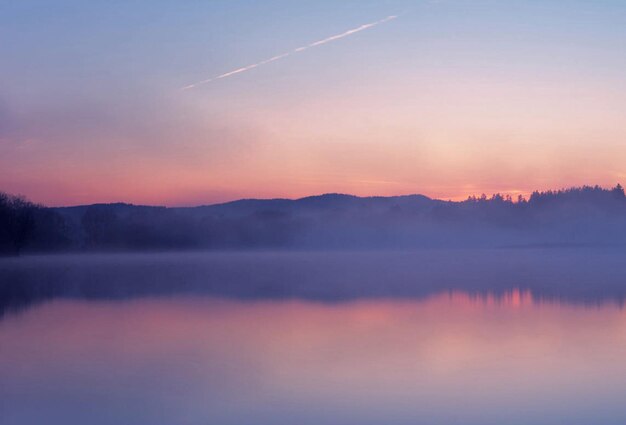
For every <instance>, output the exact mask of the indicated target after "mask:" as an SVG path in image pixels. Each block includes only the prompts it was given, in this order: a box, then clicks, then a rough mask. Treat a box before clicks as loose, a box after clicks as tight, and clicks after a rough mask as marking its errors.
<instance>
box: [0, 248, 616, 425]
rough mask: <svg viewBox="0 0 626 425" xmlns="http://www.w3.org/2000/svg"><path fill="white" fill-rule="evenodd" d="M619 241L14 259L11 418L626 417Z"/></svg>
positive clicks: (6, 373) (417, 420)
mask: <svg viewBox="0 0 626 425" xmlns="http://www.w3.org/2000/svg"><path fill="white" fill-rule="evenodd" d="M623 258H624V256H623V255H622V254H621V253H619V252H617V253H612V252H584V251H570V252H555V251H497V252H488V251H482V252H463V251H456V252H443V251H441V252H422V253H419V252H418V253H385V254H376V253H360V254H358V253H353V254H346V253H344V254H339V253H335V254H330V253H328V254H307V253H298V254H278V253H267V254H187V255H183V254H180V255H133V256H121V255H119V256H115V255H111V256H89V257H87V256H85V257H81V256H60V257H33V258H24V259H14V260H1V261H0V279H1V280H0V424H2V425H9V424H20V425H24V424H223V425H228V424H316V425H319V424H520V425H522V424H524V425H528V424H590V423H599V424H600V423H601V424H609V425H610V424H623V423H626V403H624V395H625V394H626V313H625V312H624V311H623V310H622V304H623V299H624V294H625V293H626V280H625V279H624V277H625V276H626V272H624V271H623V267H622V263H623V261H622V259H623Z"/></svg>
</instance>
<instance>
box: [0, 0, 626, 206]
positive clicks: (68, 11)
mask: <svg viewBox="0 0 626 425" xmlns="http://www.w3.org/2000/svg"><path fill="white" fill-rule="evenodd" d="M396 16H397V17H396ZM389 17H395V18H391V19H388V18H389ZM381 21H382V22H381ZM370 23H378V24H376V25H372V26H368V27H366V28H364V29H361V30H359V31H355V32H352V33H348V34H347V35H345V34H346V32H350V30H354V29H358V28H362V26H364V25H367V24H370ZM338 35H345V36H341V37H335V36H338ZM322 40H324V43H319V44H317V45H314V44H315V43H316V42H318V41H322ZM312 45H313V46H312ZM301 47H307V48H306V49H299V48H301ZM286 53H290V54H289V55H285V56H284V57H282V56H281V55H283V54H286ZM277 56H281V57H279V58H278V59H275V60H274V59H272V58H276V57H277ZM254 64H257V65H258V64H260V65H258V66H256V67H252V68H250V69H246V70H244V71H240V72H237V73H234V74H232V75H226V76H225V77H222V78H217V79H216V77H218V76H223V75H225V74H229V73H231V72H233V71H236V70H240V69H242V68H246V67H249V66H250V65H254ZM624 69H626V2H623V1H608V0H599V1H564V0H534V1H531V0H526V1H522V0H520V1H514V0H511V1H505V0H485V1H483V0H472V1H469V0H439V1H434V0H430V1H428V0H426V1H407V0H379V1H372V0H359V1H354V0H346V1H341V2H337V1H331V0H324V1H299V2H294V1H278V0H265V1H262V2H259V1H253V0H213V1H185V2H174V1H161V0H129V1H126V0H125V1H118V0H112V1H107V2H85V1H82V0H57V1H55V2H50V1H47V0H45V1H34V0H19V1H17V0H15V1H13V0H4V1H0V191H5V192H9V193H13V194H20V195H24V196H26V197H28V198H29V199H31V200H33V201H35V202H41V203H44V204H47V205H75V204H84V203H94V202H117V201H122V202H131V203H136V204H157V205H171V206H179V205H199V204H209V203H216V202H223V201H229V200H234V199H239V198H251V197H253V198H275V197H288V198H297V197H302V196H308V195H314V194H321V193H329V192H339V193H351V194H355V195H361V196H368V195H400V194H410V193H420V194H425V195H427V196H431V197H434V198H441V199H453V200H457V199H463V198H466V197H467V196H468V195H472V194H476V195H479V194H481V193H487V194H491V193H495V192H500V193H505V194H511V195H513V196H516V195H517V194H528V193H530V192H532V191H533V190H537V189H538V190H544V189H550V188H561V187H569V186H576V185H583V184H600V185H604V186H614V185H615V184H616V183H618V182H622V184H624V183H626V122H625V121H624V119H623V116H624V111H625V110H626V73H625V72H624ZM211 79H212V81H208V82H204V83H202V82H203V81H205V80H211ZM198 83H201V84H198ZM189 86H192V87H189Z"/></svg>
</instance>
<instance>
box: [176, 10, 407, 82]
mask: <svg viewBox="0 0 626 425" xmlns="http://www.w3.org/2000/svg"><path fill="white" fill-rule="evenodd" d="M397 17H398V16H397V15H390V16H387V17H386V18H385V19H381V20H379V21H376V22H371V23H369V24H364V25H361V26H360V27H357V28H353V29H351V30H348V31H346V32H342V33H341V34H337V35H332V36H330V37H327V38H324V39H322V40H318V41H314V42H312V43H309V44H307V45H306V46H301V47H297V48H295V49H293V50H291V51H289V52H286V53H282V54H280V55H276V56H273V57H271V58H269V59H266V60H263V61H261V62H257V63H254V64H252V65H247V66H244V67H242V68H238V69H235V70H233V71H229V72H226V73H224V74H220V75H217V76H215V77H211V78H207V79H206V80H202V81H198V82H197V83H194V84H189V85H188V86H185V87H182V88H181V90H189V89H192V88H194V87H198V86H200V85H202V84H206V83H210V82H211V81H215V80H220V79H222V78H227V77H230V76H233V75H236V74H240V73H242V72H246V71H249V70H251V69H254V68H257V67H259V66H262V65H265V64H268V63H270V62H274V61H277V60H280V59H283V58H286V57H287V56H291V55H293V54H294V53H300V52H303V51H305V50H308V49H310V48H312V47H317V46H321V45H323V44H326V43H330V42H332V41H335V40H339V39H341V38H344V37H348V36H349V35H352V34H356V33H357V32H360V31H364V30H366V29H369V28H372V27H375V26H376V25H380V24H384V23H385V22H389V21H391V20H393V19H396V18H397Z"/></svg>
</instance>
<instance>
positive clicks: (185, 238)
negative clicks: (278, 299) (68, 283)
mask: <svg viewBox="0 0 626 425" xmlns="http://www.w3.org/2000/svg"><path fill="white" fill-rule="evenodd" d="M537 245H540V246H600V245H601V246H621V245H626V197H625V196H624V190H623V188H622V187H621V186H620V185H617V186H616V187H614V188H611V189H604V188H601V187H599V186H593V187H592V186H584V187H580V188H572V189H565V190H560V191H546V192H534V193H533V194H532V195H531V196H530V198H529V199H528V200H526V199H523V198H520V199H519V200H518V201H517V202H513V200H512V199H511V198H510V197H507V196H502V195H499V194H496V195H493V196H491V197H490V198H487V197H486V196H484V195H483V196H481V197H470V198H468V199H467V200H465V201H459V202H455V201H443V200H437V199H431V198H429V197H427V196H423V195H405V196H390V197H382V196H373V197H358V196H353V195H346V194H337V193H331V194H324V195H318V196H309V197H305V198H300V199H293V200H292V199H241V200H237V201H232V202H226V203H221V204H213V205H202V206H196V207H162V206H143V205H132V204H125V203H113V204H93V205H81V206H73V207H55V208H46V207H41V206H36V205H33V204H31V203H28V202H27V201H24V200H21V199H19V198H14V197H11V196H8V195H2V197H0V252H5V253H10V252H20V251H23V250H26V251H33V252H36V251H40V252H41V251H44V252H45V251H60V250H72V251H114V250H126V251H128V250H132V251H137V250H149V251H152V250H180V249H185V250H189V249H229V250H233V249H234V250H239V249H313V250H318V249H414V248H443V247H465V248H467V247H472V248H479V247H511V246H520V247H521V246H537Z"/></svg>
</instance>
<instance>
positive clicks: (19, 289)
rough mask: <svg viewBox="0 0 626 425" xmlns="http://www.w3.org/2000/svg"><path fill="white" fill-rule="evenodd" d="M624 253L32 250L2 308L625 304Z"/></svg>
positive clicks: (2, 268)
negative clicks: (368, 302) (199, 301)
mask: <svg viewBox="0 0 626 425" xmlns="http://www.w3.org/2000/svg"><path fill="white" fill-rule="evenodd" d="M622 257H623V256H622V253H621V252H620V251H616V252H604V251H599V252H598V251H597V250H596V251H595V252H591V251H587V250H583V251H579V250H556V251H554V250H546V249H540V250H432V251H417V252H412V253H404V254H401V253H397V252H388V253H380V252H379V253H373V252H361V253H311V252H306V253H280V252H273V253H199V254H192V253H181V254H135V255H128V254H125V255H93V256H81V255H68V256H50V257H31V258H28V257H26V258H23V259H10V260H4V261H3V262H0V316H2V315H3V314H4V313H6V312H8V311H11V310H21V309H24V308H27V307H29V306H31V305H34V304H37V303H40V302H44V301H47V300H53V299H78V300H94V301H111V300H122V299H135V298H144V297H164V296H175V295H185V296H190V295H192V296H211V297H219V298H231V299H239V300H286V299H300V300H309V301H315V302H329V303H335V302H343V301H350V300H359V299H376V298H383V299H400V300H420V299H423V298H425V297H430V296H437V295H440V296H442V297H447V298H448V299H450V301H453V302H456V303H464V304H467V305H474V304H475V305H478V306H493V307H498V306H506V307H511V308H517V307H526V306H534V305H541V304H544V303H555V302H556V303H568V304H575V305H586V306H598V305H603V304H607V303H608V304H612V305H616V306H619V307H620V308H621V307H622V306H623V304H624V300H625V299H626V284H625V282H626V269H625V268H624V267H623V264H622V263H623V261H622Z"/></svg>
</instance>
